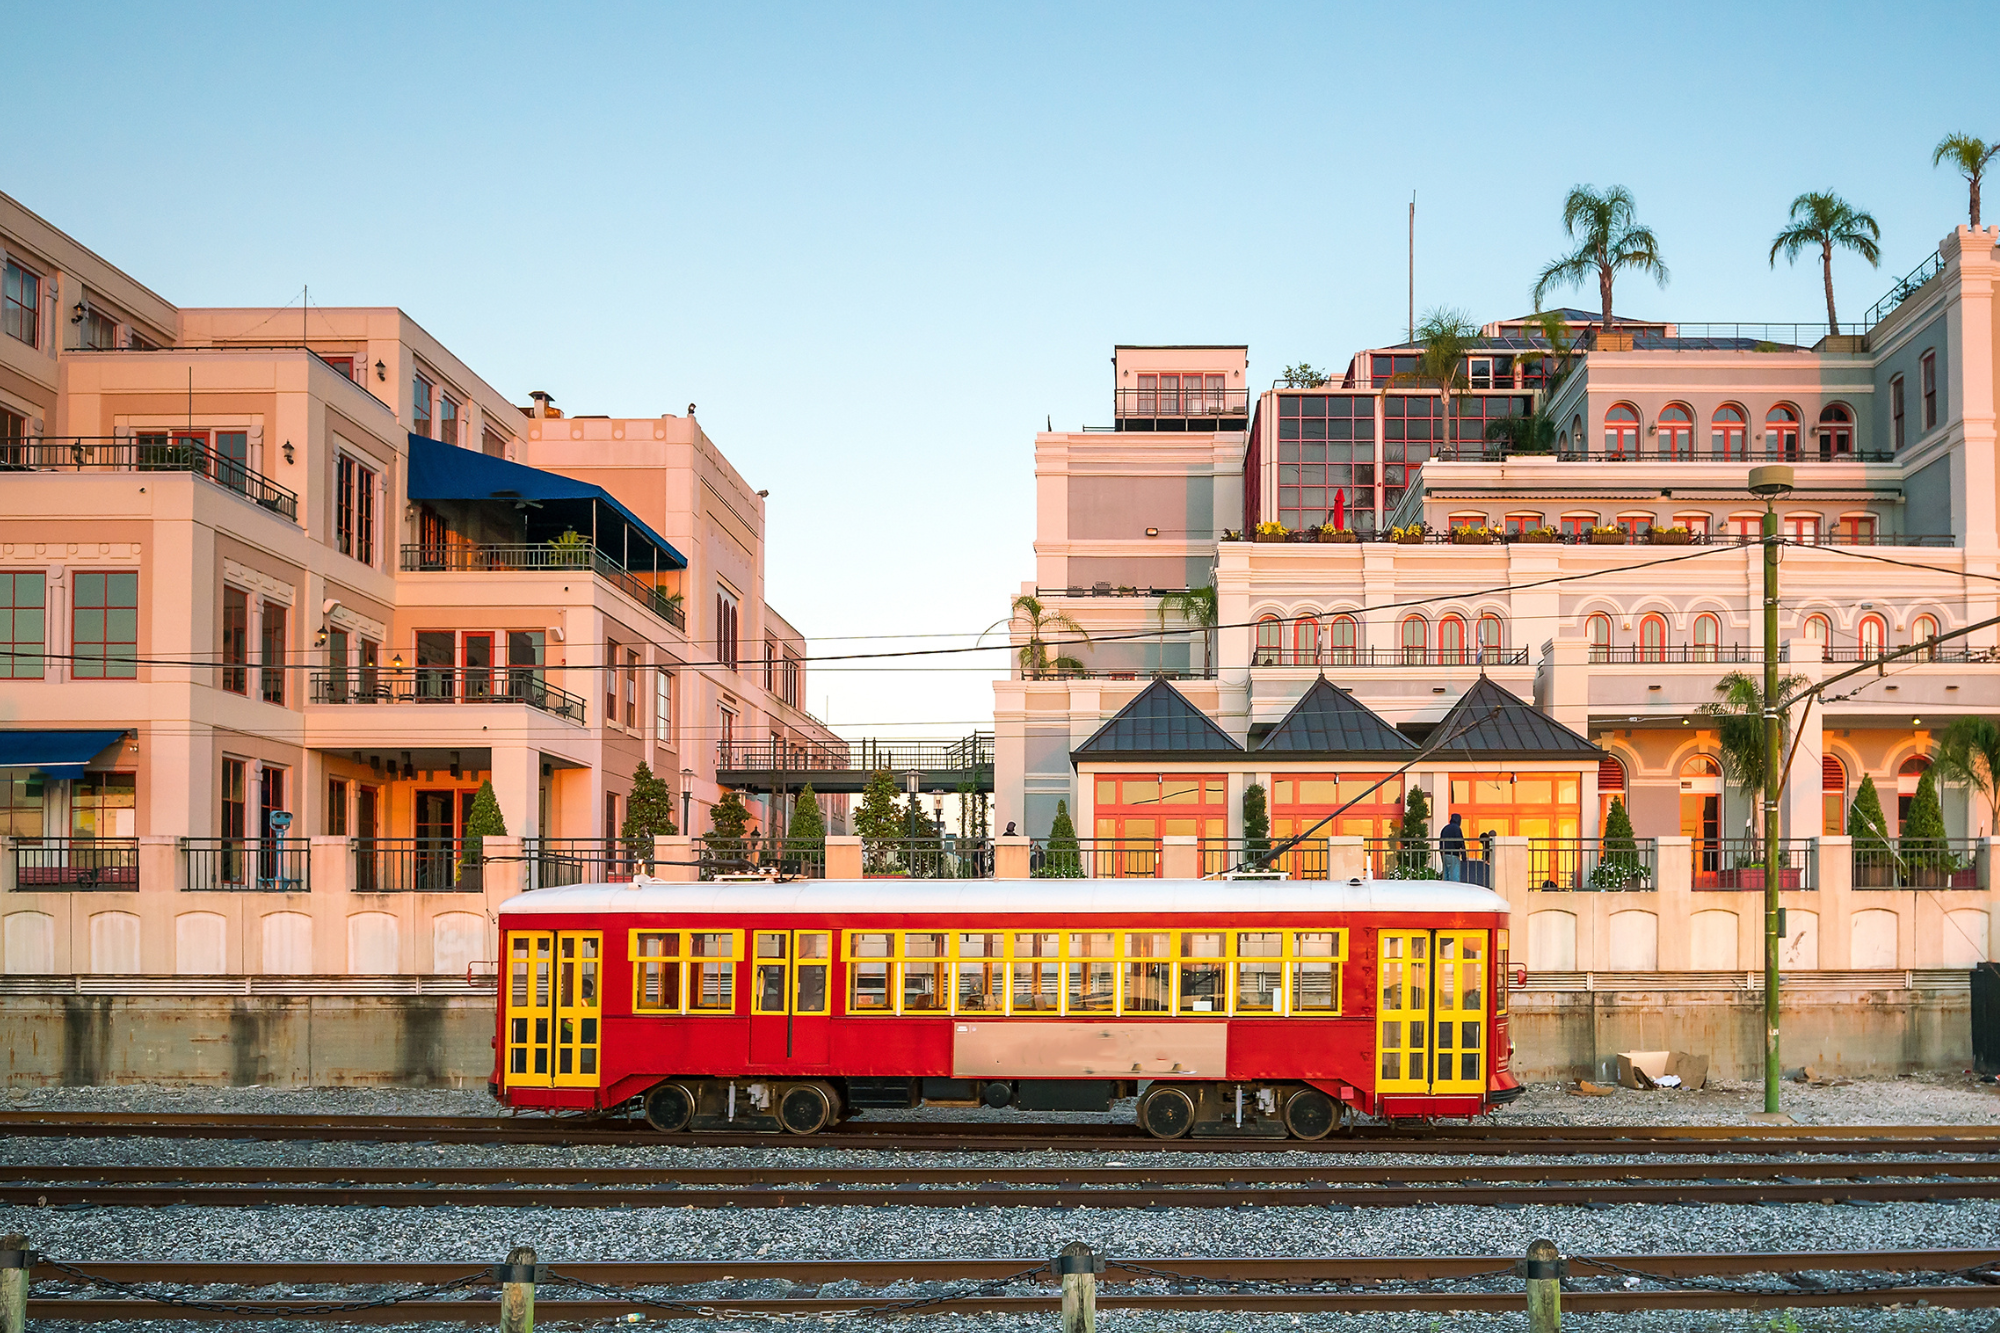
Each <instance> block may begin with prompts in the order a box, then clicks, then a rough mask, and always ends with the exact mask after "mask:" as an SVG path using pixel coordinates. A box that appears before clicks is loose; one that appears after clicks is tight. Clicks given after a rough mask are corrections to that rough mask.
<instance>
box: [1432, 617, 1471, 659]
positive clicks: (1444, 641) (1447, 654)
mask: <svg viewBox="0 0 2000 1333" xmlns="http://www.w3.org/2000/svg"><path fill="white" fill-rule="evenodd" d="M1438 661H1439V662H1441V663H1443V664H1444V665H1445V666H1463V665H1464V664H1465V622H1464V621H1463V620H1460V619H1459V618H1458V617H1457V616H1446V617H1445V618H1444V619H1442V620H1440V621H1438Z"/></svg>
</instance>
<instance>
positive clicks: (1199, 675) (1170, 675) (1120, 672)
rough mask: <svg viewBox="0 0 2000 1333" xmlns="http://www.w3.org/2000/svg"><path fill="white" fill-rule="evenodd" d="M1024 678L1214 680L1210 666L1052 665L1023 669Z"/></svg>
mask: <svg viewBox="0 0 2000 1333" xmlns="http://www.w3.org/2000/svg"><path fill="white" fill-rule="evenodd" d="M1021 679H1023V680H1214V679H1215V668H1214V667H1209V668H1207V669H1205V670H1204V669H1202V668H1200V667H1129V668H1124V667H1060V668H1058V667H1051V668H1049V669H1047V670H1044V671H1036V670H1033V669H1023V670H1022V671H1021Z"/></svg>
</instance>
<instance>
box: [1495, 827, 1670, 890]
mask: <svg viewBox="0 0 2000 1333" xmlns="http://www.w3.org/2000/svg"><path fill="white" fill-rule="evenodd" d="M1659 873H1660V855H1659V844H1658V843H1657V842H1655V841H1654V840H1653V839H1652V838H1633V839H1630V840H1627V839H1622V838H1621V839H1612V840H1608V841H1607V840H1606V839H1604V838H1530V839H1528V887H1529V888H1531V889H1541V890H1544V891H1548V892H1557V891H1574V890H1592V891H1596V892H1601V893H1618V892H1640V891H1643V890H1646V889H1652V888H1657V887H1658V886H1659Z"/></svg>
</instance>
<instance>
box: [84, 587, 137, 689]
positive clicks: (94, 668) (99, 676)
mask: <svg viewBox="0 0 2000 1333" xmlns="http://www.w3.org/2000/svg"><path fill="white" fill-rule="evenodd" d="M122 577H130V578H131V580H132V603H131V605H130V606H127V605H125V604H123V603H118V604H116V605H114V604H113V603H112V600H111V597H112V580H113V579H117V578H122ZM86 579H101V580H103V584H102V586H103V594H102V595H103V601H101V602H99V603H97V604H96V605H90V604H88V603H86V602H85V601H84V600H83V587H84V581H85V580H86ZM143 595H144V594H143V593H142V591H141V590H140V586H139V571H138V570H136V569H78V570H74V571H72V573H71V575H70V607H69V628H70V638H69V651H70V672H69V674H70V679H71V680H137V679H138V677H139V662H138V658H139V606H140V602H141V600H142V598H143ZM119 611H129V612H131V615H132V637H131V638H130V639H124V638H113V637H111V617H112V614H113V613H114V612H119ZM93 612H94V613H96V614H97V615H98V616H99V617H100V618H101V624H102V628H101V630H100V631H99V633H98V634H96V635H95V636H86V635H85V634H83V633H82V631H81V629H80V627H79V625H78V620H79V618H80V617H82V616H85V615H88V614H91V613H93ZM86 646H89V647H93V648H95V649H97V650H98V651H97V653H96V655H94V656H86V655H85V652H84V649H85V647H86ZM128 646H129V647H130V648H131V650H132V652H131V656H130V657H128V658H121V657H118V656H116V655H115V653H114V651H113V650H114V649H116V648H123V647H128ZM120 664H122V665H123V667H124V669H123V670H118V669H116V668H117V667H118V666H119V665H120Z"/></svg>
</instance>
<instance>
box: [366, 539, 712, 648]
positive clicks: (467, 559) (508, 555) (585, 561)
mask: <svg viewBox="0 0 2000 1333" xmlns="http://www.w3.org/2000/svg"><path fill="white" fill-rule="evenodd" d="M403 568H404V569H405V570H406V571H410V572H413V573H415V572H431V571H440V572H444V573H449V574H490V573H496V572H528V573H538V572H541V571H544V570H551V569H554V570H565V569H575V570H586V569H587V570H590V571H591V572H592V573H595V574H596V575H597V576H598V577H599V578H601V579H603V580H604V581H605V582H607V583H609V584H611V585H612V586H614V587H616V588H617V589H618V590H619V591H621V592H623V593H625V594H626V595H627V596H629V597H631V598H632V600H633V601H635V602H637V603H639V605H641V606H643V607H645V608H646V609H647V610H649V611H651V612H652V613H653V614H654V615H656V616H658V617H660V619H662V620H664V621H666V622H667V623H668V624H669V625H672V626H673V627H674V628H675V629H678V630H685V629H686V628H687V611H686V608H685V607H684V606H683V605H682V602H681V595H680V594H679V593H677V592H668V591H667V590H666V589H664V588H661V587H658V586H656V585H654V584H651V583H648V582H646V580H645V579H644V578H642V577H641V576H640V572H639V571H637V570H631V569H627V568H626V567H625V566H623V565H621V564H619V563H618V562H617V561H616V560H613V559H612V558H611V557H610V556H608V555H606V554H604V552H602V551H600V550H597V549H596V548H595V547H591V546H558V545H556V544H555V543H553V542H447V543H445V544H443V545H433V544H421V545H416V544H413V545H406V546H404V547H403Z"/></svg>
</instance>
